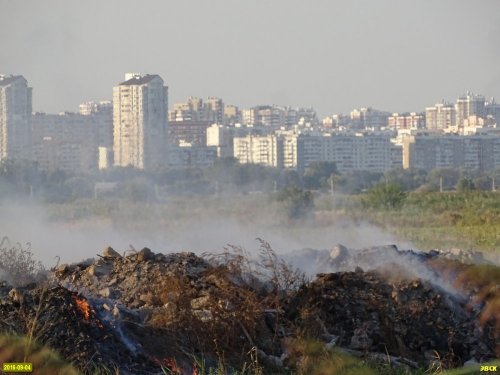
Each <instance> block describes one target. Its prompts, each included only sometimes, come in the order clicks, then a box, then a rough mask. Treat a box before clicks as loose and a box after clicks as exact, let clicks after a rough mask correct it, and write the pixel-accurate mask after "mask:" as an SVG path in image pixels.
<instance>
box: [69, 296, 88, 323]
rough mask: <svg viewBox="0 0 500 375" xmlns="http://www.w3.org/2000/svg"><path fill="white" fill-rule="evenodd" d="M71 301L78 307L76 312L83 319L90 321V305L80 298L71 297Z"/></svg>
mask: <svg viewBox="0 0 500 375" xmlns="http://www.w3.org/2000/svg"><path fill="white" fill-rule="evenodd" d="M73 299H74V300H75V304H76V307H78V310H80V312H81V313H82V314H83V317H84V318H85V320H89V319H90V305H89V303H88V302H87V300H85V299H83V298H80V297H78V296H73Z"/></svg>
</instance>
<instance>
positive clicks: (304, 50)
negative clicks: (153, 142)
mask: <svg viewBox="0 0 500 375" xmlns="http://www.w3.org/2000/svg"><path fill="white" fill-rule="evenodd" d="M0 9H1V12H2V14H3V15H4V17H3V21H2V22H1V23H0V34H1V35H2V36H3V38H2V48H1V49H0V66H1V71H2V72H3V73H13V74H22V75H24V76H25V77H26V78H27V79H28V80H29V82H30V84H31V85H32V86H33V87H34V88H35V93H34V110H36V111H40V110H43V111H46V112H59V111H64V110H76V109H77V106H78V104H79V103H81V102H83V101H86V100H103V99H108V100H109V99H110V98H111V88H112V87H113V86H114V85H116V84H117V83H118V82H120V81H122V80H123V74H124V72H131V71H132V72H133V71H137V72H143V73H158V74H160V75H161V76H162V77H163V78H164V79H165V81H166V83H167V85H168V86H169V87H170V90H169V93H170V103H171V105H172V104H173V103H174V102H179V101H183V100H184V99H185V98H186V97H188V96H190V95H195V96H198V97H207V96H218V97H222V98H224V100H225V101H226V103H228V104H230V103H233V104H236V105H239V106H241V107H245V106H252V105H257V104H262V103H275V104H280V105H291V106H314V107H315V108H316V110H317V111H318V113H319V114H320V115H321V116H326V115H328V114H331V113H334V112H344V113H345V112H348V111H350V110H351V109H353V108H356V107H363V106H372V107H374V108H380V109H385V110H389V111H399V112H402V111H419V110H422V109H423V108H425V107H426V106H429V105H432V104H433V103H434V102H436V101H438V100H441V99H442V98H444V99H447V100H454V99H455V97H456V96H457V95H458V94H459V93H463V92H465V91H466V90H472V91H474V92H479V93H483V94H484V95H485V96H487V97H489V96H495V95H496V96H500V88H499V87H500V70H499V69H498V66H500V50H499V48H498V45H499V41H498V40H499V38H500V3H499V2H498V1H497V0H484V1H480V2H471V1H465V0H459V1H457V0H443V1H423V2H422V1H409V0H404V1H401V0H379V1H370V0H362V1H361V0H360V1H328V0H318V1H313V2H303V1H298V0H292V1H290V0H278V1H273V2H264V1H257V2H254V1H252V2H235V1H231V0H215V1H210V2H207V1H199V0H198V1H167V2H166V1H161V0H152V1H148V2H145V3H144V2H137V1H122V0H110V1H105V2H102V1H96V0H90V1H85V2H77V1H62V0H47V1H43V2H34V1H25V0H17V1H8V0H0Z"/></svg>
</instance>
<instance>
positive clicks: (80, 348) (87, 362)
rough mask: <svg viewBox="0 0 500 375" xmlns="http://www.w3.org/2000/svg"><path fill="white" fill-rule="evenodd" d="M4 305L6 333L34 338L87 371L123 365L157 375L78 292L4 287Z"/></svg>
mask: <svg viewBox="0 0 500 375" xmlns="http://www.w3.org/2000/svg"><path fill="white" fill-rule="evenodd" d="M0 301H1V302H0V317H1V319H0V332H1V334H9V335H25V336H28V337H31V338H32V339H33V340H36V341H38V342H40V343H43V344H44V345H47V346H49V347H52V348H55V349H56V350H57V351H58V352H59V353H60V354H61V355H62V356H63V357H64V358H65V359H66V360H67V361H69V362H73V363H75V364H77V365H78V367H80V368H81V369H82V370H84V371H92V370H93V369H94V368H100V367H102V366H106V367H110V366H113V365H114V364H122V365H121V367H123V368H126V369H127V371H128V373H136V374H147V373H151V372H150V370H151V369H152V368H153V365H154V364H153V363H151V361H149V360H148V358H146V357H144V356H141V357H137V358H132V356H131V352H130V350H128V348H127V347H126V346H125V345H124V344H123V343H122V341H121V340H119V339H118V338H117V335H116V334H115V331H114V330H113V329H112V328H111V327H109V326H107V325H106V324H104V323H103V322H102V321H100V319H99V318H98V317H97V315H96V313H95V311H94V310H93V308H92V306H91V305H90V304H89V302H88V300H87V299H86V298H85V297H83V296H81V295H78V294H77V293H75V292H72V291H69V290H68V289H66V288H63V287H61V286H55V287H49V286H47V285H44V286H36V285H29V286H27V287H24V288H19V287H18V288H12V287H10V286H9V285H7V284H6V283H2V285H1V287H0ZM124 373H127V372H124Z"/></svg>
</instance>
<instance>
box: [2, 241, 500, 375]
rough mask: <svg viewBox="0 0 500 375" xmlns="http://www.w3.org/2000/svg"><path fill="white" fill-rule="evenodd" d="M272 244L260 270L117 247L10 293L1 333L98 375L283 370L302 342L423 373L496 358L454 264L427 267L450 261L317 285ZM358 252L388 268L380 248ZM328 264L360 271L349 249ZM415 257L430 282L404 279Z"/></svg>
mask: <svg viewBox="0 0 500 375" xmlns="http://www.w3.org/2000/svg"><path fill="white" fill-rule="evenodd" d="M262 246H263V247H262V249H263V252H262V253H261V255H263V257H261V258H260V260H259V261H255V260H251V259H249V257H248V256H247V255H246V254H244V253H242V252H238V251H233V252H232V253H231V252H230V253H227V252H226V253H224V254H221V255H218V256H215V255H211V256H204V257H200V256H197V255H195V254H193V253H187V252H185V253H174V254H167V255H164V254H155V253H153V252H152V251H151V250H149V249H147V248H144V249H142V250H141V251H138V252H135V251H134V252H132V253H130V254H129V255H127V256H122V255H121V254H119V253H118V252H116V251H114V250H113V249H111V248H106V249H105V250H104V252H103V254H102V255H99V256H98V257H97V258H96V259H89V260H87V261H83V262H80V263H77V264H72V265H61V266H59V267H57V269H55V270H53V271H52V274H51V277H50V278H49V279H50V281H49V283H50V285H51V287H43V286H41V285H35V284H33V285H31V286H28V287H25V288H12V287H10V286H9V285H7V284H5V283H4V284H1V285H0V332H1V333H15V334H22V335H27V336H30V335H32V336H33V338H34V339H36V340H37V341H38V342H40V343H42V344H45V345H48V346H50V347H52V348H54V349H55V350H57V351H58V352H59V353H61V355H62V357H64V359H66V360H67V361H70V362H72V363H73V364H74V365H75V366H77V367H78V368H79V369H80V370H82V371H83V372H88V373H90V372H92V369H93V368H96V367H98V368H107V369H118V370H119V371H120V373H123V374H128V373H130V374H132V373H133V374H142V373H150V374H154V373H162V371H163V370H165V368H167V369H169V370H168V371H171V372H173V369H178V373H192V372H193V362H196V361H197V360H199V359H200V358H203V359H204V361H205V364H206V365H207V366H210V365H215V364H216V363H217V362H218V361H219V362H220V361H221V360H222V361H225V362H227V363H228V364H234V365H235V366H238V365H241V364H242V363H244V362H247V363H248V359H249V358H248V356H249V353H251V355H252V356H256V355H258V357H259V363H261V364H263V365H264V366H281V365H282V364H283V363H286V360H285V359H286V357H287V353H288V350H289V345H288V343H289V342H290V340H291V339H294V338H296V337H312V338H315V339H319V340H321V341H324V342H325V343H326V344H327V345H328V346H334V345H335V346H337V347H339V348H342V350H345V351H348V352H349V353H351V354H355V355H360V356H361V355H369V354H377V353H383V354H389V355H391V356H393V357H398V358H402V359H404V361H403V363H410V364H412V365H415V366H416V364H417V363H422V364H423V365H424V366H425V363H429V362H431V361H432V360H433V359H435V357H436V356H437V357H439V358H440V360H442V361H446V365H448V366H450V367H452V366H456V365H461V364H463V363H464V362H465V361H467V360H470V359H475V360H477V361H483V360H486V359H490V358H494V357H495V348H498V344H499V343H498V342H496V341H495V340H498V337H497V336H495V335H496V333H497V332H496V331H495V330H496V327H495V325H494V321H492V320H490V321H487V320H484V319H482V316H481V315H480V314H481V306H480V304H479V303H476V304H475V305H474V304H471V303H470V302H471V294H470V292H471V290H472V289H473V288H472V289H471V288H469V289H467V290H465V289H464V290H461V291H460V290H458V289H457V290H455V291H454V293H450V290H449V289H444V288H442V287H440V286H439V282H440V281H442V282H443V285H444V283H445V281H446V279H445V278H440V274H439V269H443V268H442V267H443V266H442V265H440V264H438V263H439V262H434V263H433V265H432V266H431V265H430V264H427V263H428V261H429V259H433V260H435V258H436V257H439V255H436V254H432V256H423V255H422V254H416V253H415V254H412V253H405V254H400V255H398V256H401V258H400V261H398V262H395V263H391V266H390V267H389V268H391V271H392V272H390V277H388V276H387V275H388V273H387V272H386V271H387V270H385V271H384V272H382V271H369V272H364V271H362V270H361V269H359V268H358V269H357V270H356V271H355V272H350V271H342V272H336V273H325V274H319V275H318V276H317V277H316V278H315V279H314V280H313V281H312V282H309V283H307V282H303V280H302V278H301V277H300V273H298V272H296V270H294V269H293V268H291V267H289V266H287V265H286V264H285V263H284V262H282V261H280V260H279V258H278V257H277V256H276V254H275V253H274V252H272V249H270V247H269V245H268V244H266V243H264V242H263V243H262ZM232 250H238V249H232ZM334 250H335V249H334ZM387 251H395V250H394V249H389V250H387ZM356 254H357V255H356V256H358V257H361V255H363V256H364V258H363V259H364V261H367V259H371V260H372V261H371V263H374V260H377V261H380V263H381V264H382V263H383V262H381V259H380V248H377V249H376V250H373V249H372V250H370V249H366V250H364V251H363V252H359V253H356ZM328 256H329V257H330V258H331V259H333V261H335V262H337V263H338V264H344V265H348V264H349V265H350V260H349V259H350V257H351V256H350V255H349V254H348V252H347V249H345V248H338V249H336V250H335V251H331V252H330V253H329V255H328ZM405 257H410V258H411V259H412V262H413V263H411V262H410V264H411V265H412V267H417V266H418V267H424V268H425V269H426V272H428V273H427V275H428V276H429V278H428V279H426V280H423V279H421V278H416V277H415V275H412V274H409V273H408V272H406V271H405V270H402V269H399V268H398V267H400V266H401V264H402V259H403V258H405ZM392 258H393V259H394V258H395V257H392ZM359 259H360V260H363V259H362V258H359ZM443 259H444V258H443ZM367 262H369V261H367ZM444 262H445V264H449V263H448V260H446V259H444ZM439 267H441V268H439ZM385 268H386V269H387V263H385ZM455 269H456V267H455V268H453V269H451V270H450V271H449V272H448V273H447V275H448V276H449V275H451V274H452V272H455ZM298 285H300V288H299V287H298ZM476 302H477V301H476ZM284 360H285V361H284ZM162 368H163V370H162ZM173 373H175V372H173Z"/></svg>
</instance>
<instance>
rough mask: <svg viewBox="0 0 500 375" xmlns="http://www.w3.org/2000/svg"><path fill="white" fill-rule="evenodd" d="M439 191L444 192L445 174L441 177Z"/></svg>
mask: <svg viewBox="0 0 500 375" xmlns="http://www.w3.org/2000/svg"><path fill="white" fill-rule="evenodd" d="M439 192H440V193H442V192H443V176H440V177H439Z"/></svg>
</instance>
